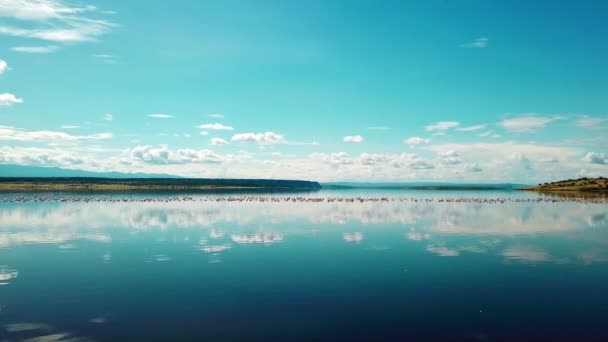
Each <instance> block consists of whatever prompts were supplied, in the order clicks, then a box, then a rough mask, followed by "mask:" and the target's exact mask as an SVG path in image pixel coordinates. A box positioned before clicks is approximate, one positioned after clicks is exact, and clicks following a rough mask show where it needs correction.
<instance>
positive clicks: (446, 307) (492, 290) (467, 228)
mask: <svg viewBox="0 0 608 342" xmlns="http://www.w3.org/2000/svg"><path fill="white" fill-rule="evenodd" d="M607 284H608V205H607V202H606V200H605V199H590V200H578V199H568V198H553V197H547V196H543V195H537V194H533V193H520V192H510V191H504V192H494V191H486V192H481V191H479V192H462V191H459V192H441V191H419V192H415V191H411V192H398V191H384V192H379V191H372V190H369V191H359V192H354V191H352V192H349V191H342V192H340V191H320V192H316V193H305V194H267V195H264V194H244V195H238V194H228V195H209V196H205V195H197V194H185V195H182V194H180V195H161V194H153V195H150V194H112V195H108V194H105V195H104V194H101V195H93V194H79V195H75V194H37V193H29V194H26V195H25V196H23V197H22V196H21V195H18V194H10V193H7V194H0V340H8V341H13V340H27V339H32V340H34V341H36V340H37V341H67V340H79V341H80V340H82V341H111V340H116V339H123V340H130V341H135V340H142V341H143V340H147V341H149V340H166V341H169V340H172V341H176V340H210V341H216V340H220V341H235V340H339V339H344V340H386V339H391V340H395V339H407V338H410V339H412V340H437V339H448V338H450V339H454V340H471V341H493V340H504V339H507V340H510V339H517V340H520V339H521V338H524V337H525V338H527V339H535V338H538V339H541V338H542V339H552V340H555V339H559V338H561V339H564V338H566V339H571V340H579V341H580V340H589V339H592V338H596V339H598V340H599V339H601V338H602V337H603V338H608V330H606V328H605V320H606V317H608V286H607Z"/></svg>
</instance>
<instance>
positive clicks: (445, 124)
mask: <svg viewBox="0 0 608 342" xmlns="http://www.w3.org/2000/svg"><path fill="white" fill-rule="evenodd" d="M458 126H460V122H456V121H440V122H436V123H434V124H430V125H428V126H426V127H424V128H425V129H426V130H427V131H428V132H434V131H447V130H448V129H450V128H454V127H458Z"/></svg>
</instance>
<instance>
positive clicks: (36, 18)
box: [0, 0, 116, 43]
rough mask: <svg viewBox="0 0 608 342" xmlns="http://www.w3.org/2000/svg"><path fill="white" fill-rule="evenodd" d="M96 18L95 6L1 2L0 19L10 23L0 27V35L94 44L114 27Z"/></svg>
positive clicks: (50, 0)
mask: <svg viewBox="0 0 608 342" xmlns="http://www.w3.org/2000/svg"><path fill="white" fill-rule="evenodd" d="M100 14H103V11H99V10H98V9H97V8H96V7H95V6H90V5H82V6H76V5H71V4H68V3H66V2H65V1H62V0H3V1H0V17H5V18H10V19H14V21H12V24H2V25H0V34H2V35H7V36H14V37H24V38H34V39H40V40H45V41H52V42H59V43H78V42H89V41H96V40H98V38H99V37H100V36H102V35H104V34H106V33H108V32H109V31H110V30H111V29H112V28H113V27H115V26H116V25H115V24H113V23H112V22H110V21H107V20H103V19H101V18H100ZM15 25H16V26H15Z"/></svg>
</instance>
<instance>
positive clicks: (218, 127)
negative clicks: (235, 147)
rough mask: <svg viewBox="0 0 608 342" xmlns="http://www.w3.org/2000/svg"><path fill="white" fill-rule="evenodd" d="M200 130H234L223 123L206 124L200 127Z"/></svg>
mask: <svg viewBox="0 0 608 342" xmlns="http://www.w3.org/2000/svg"><path fill="white" fill-rule="evenodd" d="M198 128H200V129H205V130H210V131H232V130H234V128H233V127H232V126H226V125H222V124H221V123H213V124H204V125H200V126H198Z"/></svg>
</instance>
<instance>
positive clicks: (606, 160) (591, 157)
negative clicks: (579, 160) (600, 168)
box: [583, 152, 608, 165]
mask: <svg viewBox="0 0 608 342" xmlns="http://www.w3.org/2000/svg"><path fill="white" fill-rule="evenodd" d="M583 161H586V162H587V163H591V164H599V165H604V164H608V156H607V155H606V154H604V153H598V152H588V153H587V154H586V155H585V156H584V157H583Z"/></svg>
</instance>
